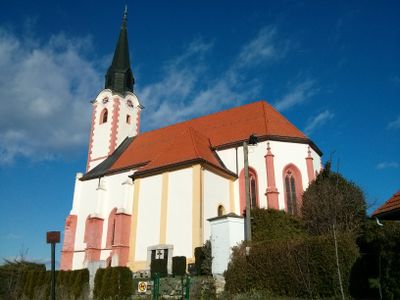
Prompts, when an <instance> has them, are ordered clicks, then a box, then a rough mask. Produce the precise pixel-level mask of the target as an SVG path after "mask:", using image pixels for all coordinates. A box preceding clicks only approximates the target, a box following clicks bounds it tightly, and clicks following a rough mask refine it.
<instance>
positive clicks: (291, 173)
mask: <svg viewBox="0 0 400 300" xmlns="http://www.w3.org/2000/svg"><path fill="white" fill-rule="evenodd" d="M283 182H284V190H285V204H286V211H287V212H288V213H289V214H292V215H297V214H299V213H300V205H301V196H302V193H303V184H302V180H301V173H300V170H299V169H298V168H297V167H296V166H295V165H294V164H289V165H288V166H286V167H285V169H284V171H283Z"/></svg>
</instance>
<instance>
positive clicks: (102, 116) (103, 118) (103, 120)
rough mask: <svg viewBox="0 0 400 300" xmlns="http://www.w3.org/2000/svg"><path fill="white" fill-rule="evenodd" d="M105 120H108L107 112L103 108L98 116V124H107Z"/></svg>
mask: <svg viewBox="0 0 400 300" xmlns="http://www.w3.org/2000/svg"><path fill="white" fill-rule="evenodd" d="M107 120H108V110H107V108H105V109H103V111H102V112H101V114H100V124H103V123H107Z"/></svg>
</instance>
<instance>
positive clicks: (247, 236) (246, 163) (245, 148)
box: [243, 141, 251, 242]
mask: <svg viewBox="0 0 400 300" xmlns="http://www.w3.org/2000/svg"><path fill="white" fill-rule="evenodd" d="M243 156H244V186H245V192H246V231H245V239H246V242H250V241H251V219H250V218H251V216H250V209H251V204H250V183H249V149H248V145H247V141H244V142H243Z"/></svg>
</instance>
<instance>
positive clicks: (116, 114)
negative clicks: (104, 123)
mask: <svg viewBox="0 0 400 300" xmlns="http://www.w3.org/2000/svg"><path fill="white" fill-rule="evenodd" d="M120 104H121V101H120V100H119V98H114V103H113V114H112V123H111V132H110V146H109V148H108V155H110V154H111V153H113V152H114V150H115V148H117V131H118V119H119V118H118V117H119V108H120Z"/></svg>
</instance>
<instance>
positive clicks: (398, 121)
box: [386, 116, 400, 129]
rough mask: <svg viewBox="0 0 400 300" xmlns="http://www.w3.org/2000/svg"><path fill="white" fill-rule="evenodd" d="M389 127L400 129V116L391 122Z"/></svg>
mask: <svg viewBox="0 0 400 300" xmlns="http://www.w3.org/2000/svg"><path fill="white" fill-rule="evenodd" d="M386 128H387V129H400V116H398V117H397V119H396V120H394V121H392V122H390V123H389V124H388V125H387V127H386Z"/></svg>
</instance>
